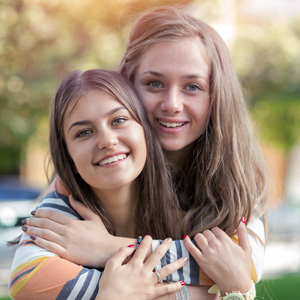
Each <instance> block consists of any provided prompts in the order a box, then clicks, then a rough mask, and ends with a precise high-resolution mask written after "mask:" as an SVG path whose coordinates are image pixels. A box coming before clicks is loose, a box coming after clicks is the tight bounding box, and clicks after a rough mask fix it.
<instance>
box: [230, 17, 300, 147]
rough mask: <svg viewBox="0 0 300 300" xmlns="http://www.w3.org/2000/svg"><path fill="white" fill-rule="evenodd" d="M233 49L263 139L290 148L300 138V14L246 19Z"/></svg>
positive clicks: (237, 67) (277, 145) (234, 58)
mask: <svg viewBox="0 0 300 300" xmlns="http://www.w3.org/2000/svg"><path fill="white" fill-rule="evenodd" d="M232 53H233V60H234V63H235V66H236V69H237V72H238V74H239V76H240V78H241V82H242V85H243V87H244V94H245V97H246V100H247V101H248V103H249V106H250V109H251V110H252V113H253V118H254V119H255V120H256V123H257V125H258V128H259V129H260V131H261V136H262V138H263V140H264V141H265V142H267V143H268V144H272V145H273V146H275V147H277V148H280V149H283V150H285V151H288V150H289V149H290V148H291V147H292V146H293V145H294V144H295V143H296V142H297V141H299V139H300V55H299V53H300V18H299V19H298V20H294V21H290V22H287V20H285V22H283V20H274V21H273V22H268V21H266V20H261V21H260V22H256V23H255V22H251V23H250V22H249V23H247V20H243V24H242V25H241V26H238V31H237V38H236V42H235V44H234V45H233V50H232Z"/></svg>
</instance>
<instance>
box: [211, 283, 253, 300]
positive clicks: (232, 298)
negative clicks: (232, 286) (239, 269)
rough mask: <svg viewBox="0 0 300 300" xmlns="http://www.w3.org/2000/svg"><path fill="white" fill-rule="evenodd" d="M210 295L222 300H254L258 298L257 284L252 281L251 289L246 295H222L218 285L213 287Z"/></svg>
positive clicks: (233, 293) (227, 293)
mask: <svg viewBox="0 0 300 300" xmlns="http://www.w3.org/2000/svg"><path fill="white" fill-rule="evenodd" d="M208 293H209V294H216V295H217V296H218V299H221V300H254V299H255V296H256V289H255V284H254V282H253V281H252V280H251V288H250V289H249V290H248V291H247V292H246V293H241V292H240V291H232V292H225V294H223V293H221V291H220V289H219V287H218V286H217V285H214V286H212V287H211V288H210V289H209V290H208Z"/></svg>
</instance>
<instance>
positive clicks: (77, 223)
mask: <svg viewBox="0 0 300 300" xmlns="http://www.w3.org/2000/svg"><path fill="white" fill-rule="evenodd" d="M69 200H70V204H71V206H72V207H73V208H74V210H76V211H77V212H78V214H79V215H80V216H81V217H82V218H83V219H84V220H75V219H72V218H70V217H68V216H65V215H63V214H61V213H59V212H55V211H52V210H46V209H39V210H37V211H36V213H35V218H29V219H26V224H25V225H26V228H27V229H26V233H27V234H28V235H29V236H35V239H34V242H35V244H37V245H38V246H41V247H43V248H45V249H47V250H48V251H51V252H53V253H55V254H57V255H59V256H60V257H62V258H65V259H67V260H69V261H72V262H74V263H76V264H80V265H84V266H86V267H94V268H98V267H104V265H105V263H106V261H107V260H108V259H109V258H110V257H111V256H112V255H113V254H114V253H115V252H116V251H118V249H119V248H120V246H123V245H128V243H134V241H135V240H134V239H132V240H130V239H125V238H124V243H122V244H121V245H120V243H116V237H114V236H112V235H111V234H109V233H108V232H107V230H106V228H105V227H104V225H103V223H102V221H101V219H100V217H99V216H98V215H96V214H95V213H93V212H92V211H91V210H90V209H88V208H87V207H85V206H84V205H83V204H82V203H81V202H79V201H76V200H75V199H74V198H73V197H72V196H70V198H69ZM120 239H121V238H120ZM86 253H89V255H86Z"/></svg>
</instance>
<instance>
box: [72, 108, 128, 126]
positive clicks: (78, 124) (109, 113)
mask: <svg viewBox="0 0 300 300" xmlns="http://www.w3.org/2000/svg"><path fill="white" fill-rule="evenodd" d="M122 109H124V110H126V111H128V109H127V108H126V107H125V106H118V107H115V108H113V109H112V110H110V111H108V112H107V113H106V114H105V115H104V117H108V116H110V115H113V114H114V113H116V112H117V111H119V110H122ZM90 123H91V122H90V121H89V120H82V121H77V122H74V123H72V124H71V125H70V127H69V129H68V131H70V130H71V129H72V128H73V127H75V126H82V125H86V124H90Z"/></svg>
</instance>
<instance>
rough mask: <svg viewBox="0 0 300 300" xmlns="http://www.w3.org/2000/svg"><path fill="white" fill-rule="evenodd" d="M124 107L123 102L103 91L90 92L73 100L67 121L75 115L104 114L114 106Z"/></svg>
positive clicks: (66, 114)
mask: <svg viewBox="0 0 300 300" xmlns="http://www.w3.org/2000/svg"><path fill="white" fill-rule="evenodd" d="M120 105H122V106H124V105H123V104H122V103H121V101H119V100H118V99H116V98H115V97H113V96H112V95H111V94H109V93H108V92H106V91H103V90H100V89H99V90H96V89H93V90H89V91H88V92H86V93H85V94H83V95H82V96H81V97H76V98H72V99H71V100H70V102H69V103H68V105H67V109H66V112H65V118H64V119H65V120H66V119H68V118H70V117H71V116H73V115H78V114H81V115H83V114H87V115H89V114H90V115H91V116H92V115H93V114H95V113H98V114H100V113H102V112H103V113H104V112H105V111H106V110H108V109H110V108H111V107H113V106H120Z"/></svg>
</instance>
